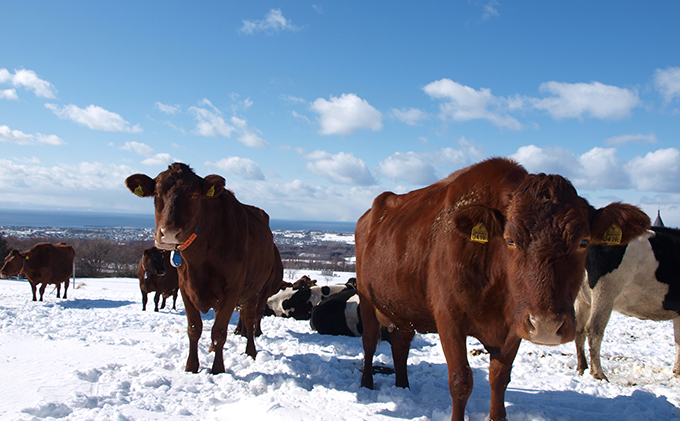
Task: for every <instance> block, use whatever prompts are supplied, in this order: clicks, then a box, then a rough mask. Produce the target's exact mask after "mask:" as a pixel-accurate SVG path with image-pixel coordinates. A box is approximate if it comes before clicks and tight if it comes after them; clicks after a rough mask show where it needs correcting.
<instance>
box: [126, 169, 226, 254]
mask: <svg viewBox="0 0 680 421" xmlns="http://www.w3.org/2000/svg"><path fill="white" fill-rule="evenodd" d="M224 184H225V181H224V178H222V177H220V176H219V175H209V176H207V177H205V178H201V177H199V176H197V175H196V174H195V173H194V171H193V170H192V169H191V168H190V167H189V166H188V165H186V164H182V163H178V162H176V163H174V164H172V165H170V166H169V167H168V169H167V170H166V171H164V172H162V173H160V174H158V176H156V178H155V179H152V178H151V177H149V176H147V175H144V174H133V175H131V176H130V177H128V178H127V179H126V180H125V185H126V186H127V187H128V189H130V191H131V192H133V193H134V194H136V195H137V196H140V197H151V196H153V197H154V205H155V217H156V230H155V233H154V240H155V241H156V247H158V248H160V249H164V250H172V249H174V248H175V247H177V246H178V245H181V244H182V243H184V242H185V241H186V240H188V239H189V237H190V236H191V234H193V233H194V232H196V230H197V228H198V226H199V223H200V220H201V203H202V201H204V200H214V199H215V198H216V197H217V196H219V195H220V194H222V192H223V191H224Z"/></svg>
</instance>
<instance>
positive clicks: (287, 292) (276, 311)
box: [264, 284, 354, 320]
mask: <svg viewBox="0 0 680 421" xmlns="http://www.w3.org/2000/svg"><path fill="white" fill-rule="evenodd" d="M350 288H351V289H354V288H353V287H352V286H351V285H343V284H338V285H327V286H312V287H308V286H303V287H301V288H299V289H295V288H285V289H282V290H281V291H279V292H277V293H276V294H274V295H272V296H271V297H269V299H268V300H267V307H266V308H265V313H264V315H265V316H279V317H292V318H294V319H296V320H309V319H310V317H312V308H313V307H314V306H316V305H317V304H319V303H320V302H321V300H323V299H324V298H326V297H328V296H330V295H333V294H337V293H339V292H341V291H344V290H346V289H350Z"/></svg>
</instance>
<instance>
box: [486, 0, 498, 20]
mask: <svg viewBox="0 0 680 421" xmlns="http://www.w3.org/2000/svg"><path fill="white" fill-rule="evenodd" d="M498 6H500V3H499V2H498V1H496V0H491V1H490V2H488V3H486V4H485V5H484V13H483V14H482V18H483V19H489V18H491V17H493V16H500V13H498Z"/></svg>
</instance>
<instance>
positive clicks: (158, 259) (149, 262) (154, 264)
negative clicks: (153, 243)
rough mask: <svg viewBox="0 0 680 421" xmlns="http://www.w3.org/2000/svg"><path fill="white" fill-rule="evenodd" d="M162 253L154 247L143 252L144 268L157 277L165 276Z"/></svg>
mask: <svg viewBox="0 0 680 421" xmlns="http://www.w3.org/2000/svg"><path fill="white" fill-rule="evenodd" d="M164 253H167V252H166V251H161V250H159V249H158V248H156V247H151V248H148V249H146V250H144V268H145V269H146V270H147V271H149V272H151V273H153V274H154V275H158V276H165V272H166V270H165V263H164V262H163V258H164Z"/></svg>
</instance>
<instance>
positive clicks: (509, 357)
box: [489, 339, 521, 421]
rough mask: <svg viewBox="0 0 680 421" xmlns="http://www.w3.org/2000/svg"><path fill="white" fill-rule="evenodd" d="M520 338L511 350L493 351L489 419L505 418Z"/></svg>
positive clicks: (490, 371)
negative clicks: (507, 396) (511, 373)
mask: <svg viewBox="0 0 680 421" xmlns="http://www.w3.org/2000/svg"><path fill="white" fill-rule="evenodd" d="M520 342H521V341H520V340H519V339H517V343H516V344H514V345H512V348H511V349H510V350H509V351H506V352H504V353H501V354H497V353H491V361H490V362H489V386H490V387H491V409H490V410H489V420H493V421H496V420H505V419H507V418H506V412H505V391H506V390H507V388H508V383H510V372H511V371H512V362H513V361H514V360H515V356H516V355H517V350H518V349H519V344H520Z"/></svg>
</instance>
